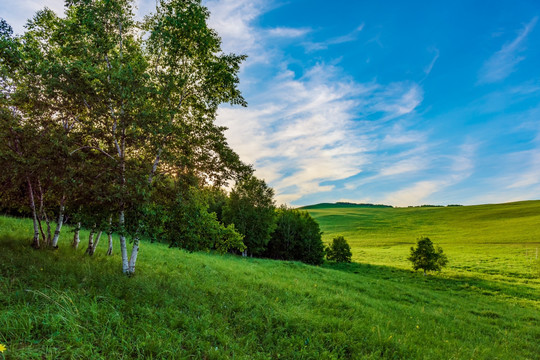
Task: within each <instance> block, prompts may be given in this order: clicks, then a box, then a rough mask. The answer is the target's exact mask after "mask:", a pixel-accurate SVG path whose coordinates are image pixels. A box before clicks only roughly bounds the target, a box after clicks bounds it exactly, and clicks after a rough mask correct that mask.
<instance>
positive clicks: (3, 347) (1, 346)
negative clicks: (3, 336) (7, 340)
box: [0, 344, 6, 353]
mask: <svg viewBox="0 0 540 360" xmlns="http://www.w3.org/2000/svg"><path fill="white" fill-rule="evenodd" d="M4 351H6V345H4V344H0V353H3V352H4Z"/></svg>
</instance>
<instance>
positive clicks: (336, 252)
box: [325, 236, 352, 263]
mask: <svg viewBox="0 0 540 360" xmlns="http://www.w3.org/2000/svg"><path fill="white" fill-rule="evenodd" d="M325 250H326V258H327V259H328V260H330V261H335V262H345V263H349V262H351V258H352V252H351V247H350V246H349V243H348V242H347V240H345V238H344V237H343V236H337V237H335V238H334V239H332V242H331V243H330V245H329V246H328V247H327V248H326V249H325Z"/></svg>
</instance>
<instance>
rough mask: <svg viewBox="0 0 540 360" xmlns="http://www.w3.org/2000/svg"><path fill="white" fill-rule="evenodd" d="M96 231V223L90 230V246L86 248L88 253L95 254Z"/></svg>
mask: <svg viewBox="0 0 540 360" xmlns="http://www.w3.org/2000/svg"><path fill="white" fill-rule="evenodd" d="M95 231H96V225H94V226H92V230H90V235H89V236H88V247H87V248H86V253H87V254H88V255H92V254H93V249H94V233H95Z"/></svg>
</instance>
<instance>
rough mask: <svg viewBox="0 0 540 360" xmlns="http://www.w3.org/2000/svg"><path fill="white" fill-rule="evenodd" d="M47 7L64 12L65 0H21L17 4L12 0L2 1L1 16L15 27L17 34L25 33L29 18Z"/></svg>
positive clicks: (59, 13)
mask: <svg viewBox="0 0 540 360" xmlns="http://www.w3.org/2000/svg"><path fill="white" fill-rule="evenodd" d="M45 7H48V8H49V9H51V10H53V11H54V12H56V14H57V15H59V16H62V15H63V14H64V1H63V0H48V1H46V2H43V1H36V0H19V1H17V4H16V5H15V4H13V2H10V1H1V2H0V14H1V15H0V17H2V18H4V19H5V20H6V21H7V22H8V24H10V25H11V26H12V27H13V31H14V32H15V33H16V34H23V33H24V25H26V22H27V20H29V19H31V18H32V17H33V16H34V15H35V13H36V11H38V10H41V9H43V8H45Z"/></svg>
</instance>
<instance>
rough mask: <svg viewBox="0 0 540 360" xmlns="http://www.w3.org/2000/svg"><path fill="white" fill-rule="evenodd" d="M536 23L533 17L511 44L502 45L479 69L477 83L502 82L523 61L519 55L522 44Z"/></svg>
mask: <svg viewBox="0 0 540 360" xmlns="http://www.w3.org/2000/svg"><path fill="white" fill-rule="evenodd" d="M537 21H538V17H537V16H535V17H534V18H533V19H532V20H531V21H529V23H528V24H527V25H525V27H524V28H523V29H522V30H521V31H520V32H519V34H518V36H517V37H516V38H515V39H514V40H513V41H512V42H510V43H506V44H504V45H503V47H502V48H501V49H500V50H499V51H497V52H496V53H495V54H493V56H491V58H489V59H488V60H487V61H486V62H485V63H484V65H483V66H482V69H480V74H479V79H478V83H480V84H485V83H494V82H498V81H501V80H504V79H506V78H507V77H508V76H509V75H510V74H511V73H513V72H514V71H515V70H516V66H517V64H519V63H520V62H521V61H523V60H524V59H525V57H524V56H521V55H519V53H521V52H522V51H523V50H524V46H523V43H524V42H525V40H526V39H527V35H529V33H530V32H531V31H532V30H533V28H534V26H535V25H536V22H537Z"/></svg>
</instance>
